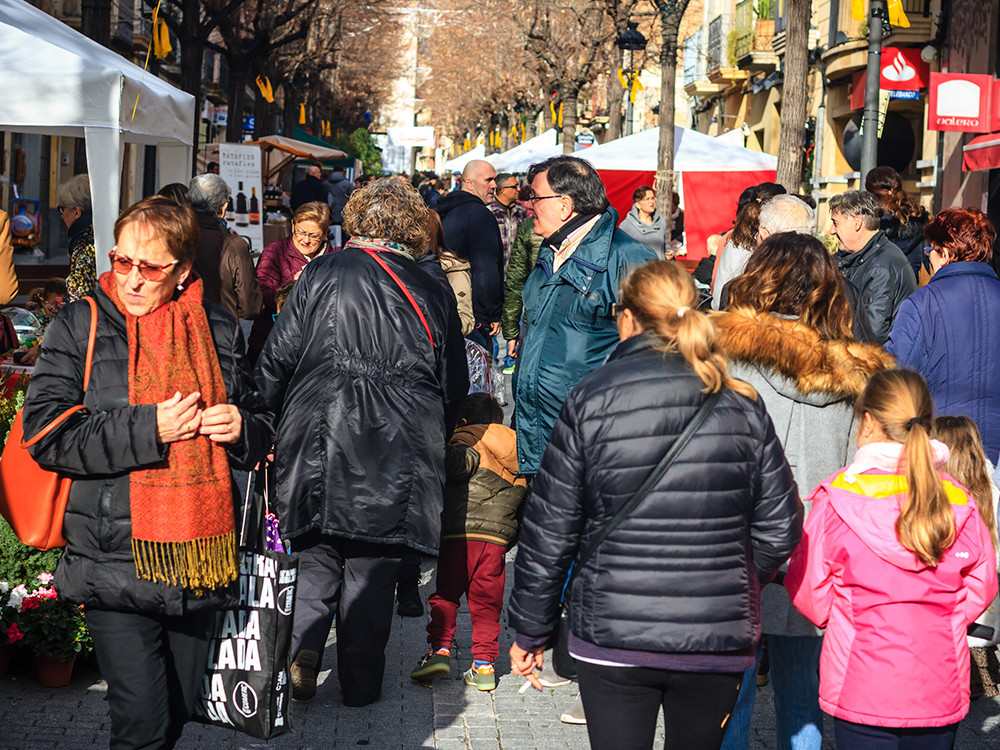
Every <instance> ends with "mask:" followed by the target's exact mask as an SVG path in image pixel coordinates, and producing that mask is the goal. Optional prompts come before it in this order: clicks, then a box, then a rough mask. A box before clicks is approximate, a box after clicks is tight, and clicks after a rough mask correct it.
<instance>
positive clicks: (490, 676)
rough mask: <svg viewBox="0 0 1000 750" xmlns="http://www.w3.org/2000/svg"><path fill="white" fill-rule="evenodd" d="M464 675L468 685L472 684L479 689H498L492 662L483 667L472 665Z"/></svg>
mask: <svg viewBox="0 0 1000 750" xmlns="http://www.w3.org/2000/svg"><path fill="white" fill-rule="evenodd" d="M463 677H465V684H466V685H472V686H473V687H475V688H476V689H477V690H496V687H497V676H496V673H495V672H494V671H493V665H492V664H486V665H484V666H482V667H476V666H471V667H469V671H468V672H466V673H465V674H464V675H463Z"/></svg>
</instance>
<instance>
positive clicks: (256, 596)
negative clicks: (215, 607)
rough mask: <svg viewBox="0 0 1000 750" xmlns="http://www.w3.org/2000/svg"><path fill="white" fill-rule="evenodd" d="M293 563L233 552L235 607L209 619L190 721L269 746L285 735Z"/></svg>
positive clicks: (269, 554) (267, 554) (279, 556)
mask: <svg viewBox="0 0 1000 750" xmlns="http://www.w3.org/2000/svg"><path fill="white" fill-rule="evenodd" d="M297 578H298V561H297V560H295V559H294V558H292V556H291V555H287V554H284V553H281V552H273V551H270V550H264V551H250V550H241V552H240V573H239V587H240V596H239V602H238V604H236V605H235V606H233V607H230V608H228V609H224V610H221V611H219V612H218V613H217V614H216V619H215V628H214V631H213V633H212V643H211V647H210V648H209V655H208V668H207V669H206V671H205V676H204V679H203V684H202V689H201V693H200V695H199V696H198V700H197V702H196V705H195V715H194V717H193V718H194V720H195V721H201V722H203V723H205V724H213V725H215V726H220V727H227V728H230V729H236V730H238V731H240V732H243V733H245V734H248V735H250V736H252V737H258V738H260V739H269V738H271V737H276V736H277V735H279V734H282V733H284V732H287V731H288V730H289V729H290V728H291V724H290V717H289V707H290V705H289V704H290V703H291V697H292V696H291V686H290V684H289V675H288V669H289V654H288V652H289V648H290V647H291V639H292V612H293V607H294V604H295V587H296V583H297Z"/></svg>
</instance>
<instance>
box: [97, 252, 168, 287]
mask: <svg viewBox="0 0 1000 750" xmlns="http://www.w3.org/2000/svg"><path fill="white" fill-rule="evenodd" d="M108 258H110V259H111V268H112V269H114V272H115V273H118V274H121V275H122V276H128V275H129V273H131V272H132V269H133V268H137V269H139V275H140V276H142V278H144V279H145V280H146V281H163V280H164V279H165V278H166V277H167V272H168V271H169V270H170V269H171V268H173V267H174V266H176V265H177V264H178V263H180V261H179V260H175V261H172V262H170V263H167V264H166V265H164V266H158V265H156V264H155V263H146V262H145V261H142V260H140V261H139V262H138V263H136V262H135V261H134V260H132V259H131V258H125V257H123V256H121V255H117V254H115V252H114V251H111V252H110V253H108Z"/></svg>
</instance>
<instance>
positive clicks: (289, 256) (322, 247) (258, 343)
mask: <svg viewBox="0 0 1000 750" xmlns="http://www.w3.org/2000/svg"><path fill="white" fill-rule="evenodd" d="M329 229H330V207H329V206H328V205H327V204H326V203H320V202H317V201H314V202H312V203H303V204H302V205H301V206H299V207H298V208H297V209H296V210H295V214H294V215H293V216H292V234H291V236H290V237H285V239H283V240H278V241H277V242H272V243H271V244H270V245H268V246H267V247H265V248H264V252H263V253H262V254H261V256H260V260H259V261H258V262H257V283H258V284H260V290H261V292H262V293H263V295H264V308H263V311H262V313H261V315H260V316H259V317H258V318H257V320H255V321H254V324H253V330H251V331H250V342H249V350H250V359H251V361H252V362H256V360H257V357H258V355H259V354H260V350H261V349H262V348H263V347H264V341H266V340H267V336H268V334H269V333H270V332H271V327H272V326H273V325H274V323H273V321H274V314H275V313H276V312H278V309H277V307H276V306H275V303H274V295H275V294H276V293H277V292H278V290H279V289H281V287H283V286H284V285H285V284H287V283H288V282H290V281H296V280H297V279H298V278H299V274H300V273H302V269H303V268H305V267H306V265H307V264H308V263H310V262H311V261H313V260H315V259H316V258H318V257H319V256H320V255H323V254H324V253H326V252H328V251H329V247H330V246H329V244H328V243H327V241H326V237H327V232H328V231H329Z"/></svg>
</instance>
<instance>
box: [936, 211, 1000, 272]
mask: <svg viewBox="0 0 1000 750" xmlns="http://www.w3.org/2000/svg"><path fill="white" fill-rule="evenodd" d="M996 236H997V232H996V230H995V229H994V228H993V223H992V222H991V221H990V220H989V217H987V216H986V214H984V213H983V212H982V211H980V210H979V209H978V208H946V209H944V210H943V211H941V212H940V213H938V215H937V216H935V217H934V220H933V221H931V222H930V223H929V224H927V226H925V227H924V238H925V239H926V240H927V241H928V242H930V243H931V244H932V245H934V246H935V247H937V248H940V249H942V250H947V251H948V257H949V258H950V259H951V260H953V261H967V260H972V261H979V262H980V263H988V262H989V260H990V255H991V254H992V253H993V242H994V240H996Z"/></svg>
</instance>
